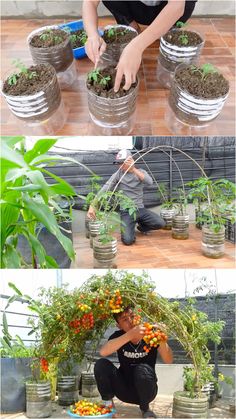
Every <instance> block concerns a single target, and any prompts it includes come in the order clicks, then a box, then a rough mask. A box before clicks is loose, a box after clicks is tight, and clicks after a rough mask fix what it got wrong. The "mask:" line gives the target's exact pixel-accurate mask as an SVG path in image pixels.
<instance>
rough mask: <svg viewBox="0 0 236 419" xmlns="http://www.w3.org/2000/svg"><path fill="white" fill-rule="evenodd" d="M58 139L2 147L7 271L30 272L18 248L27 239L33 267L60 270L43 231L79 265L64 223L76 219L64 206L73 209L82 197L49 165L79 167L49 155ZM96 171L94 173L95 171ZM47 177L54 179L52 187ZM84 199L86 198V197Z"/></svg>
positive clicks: (7, 142) (11, 140)
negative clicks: (41, 237) (76, 198)
mask: <svg viewBox="0 0 236 419" xmlns="http://www.w3.org/2000/svg"><path fill="white" fill-rule="evenodd" d="M56 141H57V140H55V139H47V138H45V139H39V140H38V141H37V142H36V143H35V144H34V146H33V147H32V148H31V149H30V150H28V151H27V150H26V149H25V142H24V137H8V138H2V143H1V198H2V199H1V203H0V205H1V267H2V268H20V267H25V266H26V262H25V261H24V259H23V257H22V255H21V253H20V251H19V249H18V247H17V244H18V239H19V236H20V235H23V236H24V237H25V238H26V240H27V241H28V243H29V247H30V249H31V256H32V266H33V267H34V268H36V267H37V266H40V267H41V268H55V267H57V264H56V261H55V260H54V259H53V258H51V257H49V256H48V255H47V254H46V252H45V249H44V248H43V246H42V244H41V243H40V241H39V239H38V234H39V232H40V228H41V227H42V226H44V227H46V229H47V230H48V231H49V232H50V233H51V234H52V235H53V236H55V238H57V240H58V241H59V242H60V244H61V245H62V247H63V248H64V250H65V251H66V253H67V254H68V256H69V257H70V258H71V259H72V260H73V258H74V249H73V245H72V242H71V240H70V239H69V238H68V237H66V236H65V235H64V234H63V232H62V231H61V229H60V227H59V225H58V222H61V221H62V220H71V211H70V209H69V210H63V208H61V202H62V201H63V202H65V201H66V202H67V203H68V205H69V206H70V205H71V203H72V198H73V196H76V192H75V191H74V189H73V188H72V187H71V185H69V184H68V183H67V182H66V181H65V180H63V179H61V178H60V177H59V176H56V175H54V174H53V173H52V172H50V171H49V170H48V169H46V166H47V165H54V164H56V163H57V162H60V164H62V163H64V162H73V163H75V164H81V163H78V162H77V161H76V160H74V159H71V158H68V157H63V156H58V155H54V156H51V155H48V154H47V152H48V151H49V150H50V149H51V148H52V147H53V145H54V144H55V143H56ZM90 172H91V171H90ZM44 175H46V176H48V177H49V178H51V182H50V183H47V181H46V179H45V177H44ZM82 198H83V197H82Z"/></svg>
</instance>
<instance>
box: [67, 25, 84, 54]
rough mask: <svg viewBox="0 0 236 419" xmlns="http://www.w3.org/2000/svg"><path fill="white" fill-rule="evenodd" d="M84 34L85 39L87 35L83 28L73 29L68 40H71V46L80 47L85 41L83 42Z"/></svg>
mask: <svg viewBox="0 0 236 419" xmlns="http://www.w3.org/2000/svg"><path fill="white" fill-rule="evenodd" d="M84 35H85V36H86V40H87V35H86V32H85V30H84V29H79V30H78V31H73V32H72V33H71V34H70V41H71V45H72V48H73V49H75V48H80V47H83V46H84V44H85V42H86V40H85V42H84Z"/></svg>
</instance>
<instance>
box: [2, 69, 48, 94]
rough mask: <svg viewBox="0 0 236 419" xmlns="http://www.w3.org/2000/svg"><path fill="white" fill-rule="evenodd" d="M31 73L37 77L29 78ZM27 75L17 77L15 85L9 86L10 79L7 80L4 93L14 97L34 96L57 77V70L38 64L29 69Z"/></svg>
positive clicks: (21, 74) (22, 74)
mask: <svg viewBox="0 0 236 419" xmlns="http://www.w3.org/2000/svg"><path fill="white" fill-rule="evenodd" d="M30 72H34V73H36V75H35V76H33V77H31V78H29V76H27V74H30ZM27 74H24V73H20V74H19V75H17V76H16V77H17V82H16V84H13V85H9V83H8V80H9V78H8V79H7V80H5V81H4V84H3V92H4V93H7V94H8V95H12V96H27V95H33V94H35V93H37V92H40V91H41V90H42V89H43V88H44V87H45V86H46V85H47V84H48V82H49V81H50V80H51V79H52V78H53V77H55V70H54V69H53V68H51V67H49V66H47V65H45V64H37V65H32V66H31V67H29V68H28V72H27Z"/></svg>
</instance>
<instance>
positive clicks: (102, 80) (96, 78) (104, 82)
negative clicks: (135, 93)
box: [88, 68, 111, 87]
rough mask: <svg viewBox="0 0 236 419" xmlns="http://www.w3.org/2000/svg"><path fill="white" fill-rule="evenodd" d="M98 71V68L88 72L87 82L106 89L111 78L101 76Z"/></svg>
mask: <svg viewBox="0 0 236 419" xmlns="http://www.w3.org/2000/svg"><path fill="white" fill-rule="evenodd" d="M100 71H101V70H100V69H99V68H97V69H96V70H92V71H90V73H88V81H90V82H91V81H92V82H95V83H98V84H100V85H101V86H105V87H106V86H108V84H109V81H110V80H111V76H103V75H102V74H101V72H100Z"/></svg>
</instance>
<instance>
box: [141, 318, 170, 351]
mask: <svg viewBox="0 0 236 419" xmlns="http://www.w3.org/2000/svg"><path fill="white" fill-rule="evenodd" d="M144 327H145V328H146V330H145V335H144V337H143V340H144V342H145V343H146V345H145V346H144V347H143V349H144V351H145V352H146V353H148V352H150V350H151V348H156V347H157V346H158V345H160V343H162V342H166V341H167V336H166V334H165V333H164V332H162V331H161V330H159V329H157V328H156V327H155V326H154V325H152V324H150V323H144Z"/></svg>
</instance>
